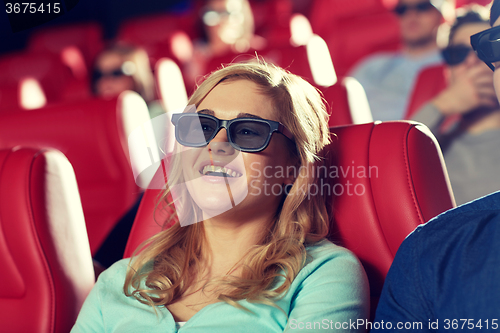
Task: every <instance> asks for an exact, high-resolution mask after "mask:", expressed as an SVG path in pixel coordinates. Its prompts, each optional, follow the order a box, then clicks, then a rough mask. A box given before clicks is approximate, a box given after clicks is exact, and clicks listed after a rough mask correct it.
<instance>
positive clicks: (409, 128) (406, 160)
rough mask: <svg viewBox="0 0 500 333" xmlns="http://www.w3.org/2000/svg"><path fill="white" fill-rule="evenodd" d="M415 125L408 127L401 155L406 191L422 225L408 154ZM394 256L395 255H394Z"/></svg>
mask: <svg viewBox="0 0 500 333" xmlns="http://www.w3.org/2000/svg"><path fill="white" fill-rule="evenodd" d="M415 126H416V125H415V124H411V125H410V126H408V131H407V132H406V136H405V138H406V144H404V145H403V146H404V147H403V153H404V160H405V164H406V171H407V172H406V177H407V181H408V189H409V191H410V194H411V197H412V199H413V205H414V207H415V211H416V213H417V215H418V217H419V219H420V223H423V220H424V219H423V217H422V214H421V212H420V209H419V208H418V207H419V205H418V199H417V196H416V194H415V186H414V185H413V182H412V177H411V170H410V163H409V158H410V157H409V154H408V141H409V140H408V137H409V136H410V131H411V130H412V129H414V128H415ZM394 254H395V253H394Z"/></svg>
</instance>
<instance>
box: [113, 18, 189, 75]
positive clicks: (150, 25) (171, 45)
mask: <svg viewBox="0 0 500 333" xmlns="http://www.w3.org/2000/svg"><path fill="white" fill-rule="evenodd" d="M195 31H196V30H195V21H194V17H193V15H187V14H184V15H172V14H158V15H148V16H142V17H138V18H134V19H131V20H128V21H126V22H125V23H124V24H123V25H122V26H121V27H120V30H119V32H118V36H117V38H116V39H117V40H118V41H121V42H125V43H130V44H132V45H138V46H141V47H143V48H144V49H145V50H146V52H147V53H148V55H149V60H150V62H151V67H152V69H154V66H155V64H156V62H157V61H158V60H159V59H161V58H163V57H167V58H171V59H174V60H175V61H176V62H178V63H182V62H185V61H188V60H190V59H191V57H192V53H193V50H192V48H193V45H192V41H191V40H192V39H193V38H195V37H196V36H195Z"/></svg>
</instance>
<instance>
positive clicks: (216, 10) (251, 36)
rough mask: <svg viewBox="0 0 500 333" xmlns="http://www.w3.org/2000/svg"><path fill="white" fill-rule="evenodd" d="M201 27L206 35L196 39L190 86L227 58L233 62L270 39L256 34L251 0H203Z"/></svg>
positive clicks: (188, 69) (186, 68)
mask: <svg viewBox="0 0 500 333" xmlns="http://www.w3.org/2000/svg"><path fill="white" fill-rule="evenodd" d="M202 3H203V4H204V6H203V7H202V8H201V10H200V13H199V19H198V23H197V25H198V27H199V30H200V35H201V36H202V38H201V39H200V40H195V41H194V43H193V46H194V48H193V57H192V59H191V60H190V61H188V62H187V63H186V64H185V66H184V72H185V73H186V79H187V81H188V82H187V87H188V89H189V88H190V87H191V86H193V85H195V84H196V83H197V80H199V79H200V78H203V76H204V75H207V74H209V73H210V72H211V71H213V70H215V69H218V68H219V67H220V65H221V64H220V63H218V64H215V68H213V66H214V64H213V62H214V61H215V60H218V59H224V62H225V63H227V62H231V61H232V60H233V58H236V56H237V55H238V54H241V53H245V52H249V51H250V50H255V51H258V50H260V49H262V48H264V46H265V44H266V41H265V39H264V38H262V37H260V36H258V35H256V34H255V26H254V16H253V12H252V8H251V7H250V2H249V1H248V0H202Z"/></svg>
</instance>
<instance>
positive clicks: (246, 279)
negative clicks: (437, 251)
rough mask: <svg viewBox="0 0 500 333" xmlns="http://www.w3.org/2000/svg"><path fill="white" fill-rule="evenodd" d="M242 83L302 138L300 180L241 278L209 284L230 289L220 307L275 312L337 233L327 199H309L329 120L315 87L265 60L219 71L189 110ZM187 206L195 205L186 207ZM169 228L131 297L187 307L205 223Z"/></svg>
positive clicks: (132, 271) (153, 247) (129, 279)
mask: <svg viewBox="0 0 500 333" xmlns="http://www.w3.org/2000/svg"><path fill="white" fill-rule="evenodd" d="M234 80H249V81H252V82H254V83H256V84H257V86H258V87H259V89H260V93H262V94H264V95H265V96H268V97H269V98H270V99H271V100H272V101H273V104H274V105H273V107H274V110H275V114H276V115H277V117H278V121H279V122H281V123H283V124H284V125H285V126H286V127H287V128H288V129H289V130H290V132H291V133H292V134H293V136H294V141H295V146H294V147H288V149H289V152H290V156H292V157H293V158H294V160H295V161H296V162H297V164H296V166H299V170H300V172H299V174H298V176H297V178H296V179H295V182H294V184H293V186H292V188H291V190H290V191H289V194H288V196H284V198H283V201H282V205H281V206H280V207H279V208H278V211H277V212H276V215H275V216H276V218H275V221H274V222H273V223H272V224H271V227H270V230H269V231H270V232H269V233H268V234H267V235H265V236H264V239H262V241H261V242H260V243H259V244H258V245H255V246H254V247H253V248H251V249H250V250H249V252H248V255H246V256H245V257H244V258H243V259H242V263H241V267H242V273H241V276H240V277H234V276H226V277H223V278H221V279H217V280H214V281H209V283H211V284H214V285H216V286H217V287H221V288H222V287H224V289H223V291H222V292H220V293H218V295H219V297H218V299H219V300H222V301H226V302H228V303H229V304H232V305H234V306H236V307H241V305H239V304H238V303H237V301H238V300H242V299H246V300H247V301H250V302H252V301H254V302H262V303H266V304H271V305H272V304H274V302H273V299H276V298H277V297H279V296H281V295H284V293H285V292H286V291H287V290H288V288H289V287H290V285H291V283H292V281H293V280H294V278H295V277H296V275H297V274H298V272H299V271H300V269H301V268H302V267H303V266H304V264H305V260H306V253H305V245H308V244H312V243H315V242H318V241H320V240H322V239H324V238H325V237H326V235H327V234H328V231H329V218H328V214H327V210H326V207H325V202H324V198H323V197H322V196H319V195H317V196H309V194H308V192H307V190H308V189H310V187H311V186H314V185H313V184H317V183H318V179H317V178H316V176H317V175H316V174H315V173H314V171H313V168H314V167H315V165H316V164H317V163H321V160H320V158H319V157H318V153H319V152H320V151H321V150H322V149H323V147H324V146H325V145H327V144H328V143H329V142H330V134H329V133H330V132H329V129H328V114H327V112H326V110H325V105H324V103H323V100H322V98H321V96H320V94H319V93H318V91H317V90H316V89H315V88H314V87H313V86H311V85H310V84H309V83H307V82H306V81H305V80H303V79H302V78H300V77H298V76H296V75H293V74H291V73H289V72H288V71H285V70H283V69H281V68H279V67H276V66H274V65H271V64H266V63H265V62H263V61H260V60H259V61H257V62H252V63H238V64H232V65H229V66H227V67H225V68H222V69H220V70H218V71H215V72H214V73H212V74H211V75H210V76H209V77H208V78H207V79H206V80H205V81H204V82H203V83H202V84H201V85H200V86H199V88H198V89H197V90H196V92H195V93H194V94H193V95H192V97H191V98H190V100H189V104H194V105H196V106H197V107H198V105H199V104H200V103H201V102H202V101H203V99H204V98H205V97H206V96H207V95H208V94H209V93H210V92H211V90H212V89H213V88H214V87H215V86H217V85H218V84H219V83H221V82H229V81H234ZM290 146H293V145H290ZM180 177H182V176H180ZM304 189H305V190H304ZM168 197H169V196H168V190H167V191H165V193H164V194H163V196H162V200H166V201H167V202H168V200H167V198H168ZM187 206H190V205H184V206H183V207H187ZM178 207H179V206H177V205H176V208H178ZM179 215H180V216H182V215H181V214H179ZM173 222H175V223H173ZM172 223H173V225H172ZM165 224H168V225H169V226H170V225H171V226H170V227H169V228H168V229H165V230H163V231H162V232H160V233H158V234H157V235H155V236H153V237H152V238H150V239H149V240H148V241H147V242H145V245H144V246H143V247H140V249H141V248H142V252H140V253H139V254H138V255H137V256H134V257H133V258H132V259H131V262H130V265H129V270H128V271H127V275H126V279H125V284H124V292H125V294H126V295H127V296H134V297H136V298H137V299H138V300H139V301H140V302H142V303H145V304H150V305H151V306H162V305H167V304H171V303H174V302H176V301H177V300H178V299H180V298H181V297H182V295H183V294H185V293H186V291H187V290H188V288H189V286H190V283H191V282H192V281H193V276H196V275H197V274H198V273H200V272H201V271H202V267H201V266H202V265H201V258H202V254H203V253H206V250H205V251H204V249H206V248H205V247H206V242H205V241H204V239H205V238H204V225H203V223H195V224H191V225H188V226H185V227H181V225H180V223H179V221H177V220H175V217H174V216H173V215H171V218H170V219H169V220H168V221H165ZM277 277H282V278H283V280H284V282H283V283H282V284H281V285H279V286H277V287H275V286H274V284H273V282H276V281H275V279H276V278H277ZM221 290H222V289H221Z"/></svg>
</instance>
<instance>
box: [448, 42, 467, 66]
mask: <svg viewBox="0 0 500 333" xmlns="http://www.w3.org/2000/svg"><path fill="white" fill-rule="evenodd" d="M471 51H472V48H471V47H470V46H467V45H450V46H448V47H447V48H445V49H443V50H441V55H442V56H443V59H444V61H445V62H446V64H447V65H449V66H455V65H458V64H460V63H462V62H463V61H464V60H465V59H466V58H467V56H468V55H469V53H470V52H471Z"/></svg>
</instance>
